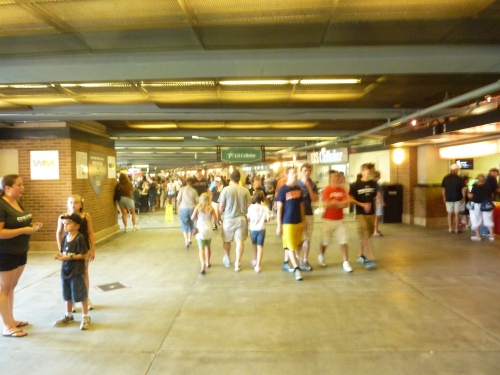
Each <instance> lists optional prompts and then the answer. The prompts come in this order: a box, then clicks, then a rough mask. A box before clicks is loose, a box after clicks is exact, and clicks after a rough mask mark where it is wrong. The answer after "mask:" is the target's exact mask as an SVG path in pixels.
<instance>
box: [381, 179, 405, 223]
mask: <svg viewBox="0 0 500 375" xmlns="http://www.w3.org/2000/svg"><path fill="white" fill-rule="evenodd" d="M382 189H383V193H384V202H385V207H384V223H401V222H403V185H400V184H394V185H383V186H382Z"/></svg>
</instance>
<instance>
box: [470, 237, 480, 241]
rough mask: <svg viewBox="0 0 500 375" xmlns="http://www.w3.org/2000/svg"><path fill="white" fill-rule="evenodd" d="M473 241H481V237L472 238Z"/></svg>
mask: <svg viewBox="0 0 500 375" xmlns="http://www.w3.org/2000/svg"><path fill="white" fill-rule="evenodd" d="M470 239H471V240H472V241H481V237H476V236H473V237H471V238H470Z"/></svg>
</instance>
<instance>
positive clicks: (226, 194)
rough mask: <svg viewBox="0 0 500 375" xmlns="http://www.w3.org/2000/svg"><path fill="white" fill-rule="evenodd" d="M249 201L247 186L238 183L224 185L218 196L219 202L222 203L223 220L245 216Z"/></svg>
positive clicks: (250, 199)
mask: <svg viewBox="0 0 500 375" xmlns="http://www.w3.org/2000/svg"><path fill="white" fill-rule="evenodd" d="M251 201H252V198H251V197H250V193H249V192H248V189H247V188H245V187H243V186H240V185H239V184H231V185H229V186H226V187H225V188H224V189H222V191H221V192H220V196H219V204H224V220H229V219H235V218H237V217H246V216H247V208H248V206H249V205H250V203H251Z"/></svg>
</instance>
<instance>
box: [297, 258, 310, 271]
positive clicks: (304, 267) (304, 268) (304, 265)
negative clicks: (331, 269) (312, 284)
mask: <svg viewBox="0 0 500 375" xmlns="http://www.w3.org/2000/svg"><path fill="white" fill-rule="evenodd" d="M299 268H300V269H301V270H302V271H312V267H311V266H310V265H309V262H308V261H307V260H303V261H301V262H299Z"/></svg>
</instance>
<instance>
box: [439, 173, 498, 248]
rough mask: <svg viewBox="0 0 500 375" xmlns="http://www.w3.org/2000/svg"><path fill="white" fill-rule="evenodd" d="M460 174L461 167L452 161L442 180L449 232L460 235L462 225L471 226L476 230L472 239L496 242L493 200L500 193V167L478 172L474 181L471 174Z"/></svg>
mask: <svg viewBox="0 0 500 375" xmlns="http://www.w3.org/2000/svg"><path fill="white" fill-rule="evenodd" d="M459 173H460V166H459V165H457V164H452V165H450V173H449V174H447V175H446V176H444V178H443V180H442V182H441V190H442V194H443V201H444V203H445V205H446V212H447V217H448V233H456V234H458V233H461V232H462V229H463V228H466V229H468V228H470V229H472V230H473V231H474V236H472V237H471V240H472V241H481V240H482V238H483V237H487V238H488V239H489V240H490V241H492V242H493V241H495V231H494V223H493V209H494V207H495V206H494V203H493V201H494V199H495V198H496V195H497V194H498V193H500V187H499V185H498V175H499V170H498V168H491V169H490V170H489V172H488V174H487V175H485V174H483V173H479V174H478V175H477V176H476V178H475V179H474V181H472V183H470V178H469V177H468V176H460V175H459ZM469 185H471V186H469Z"/></svg>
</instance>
